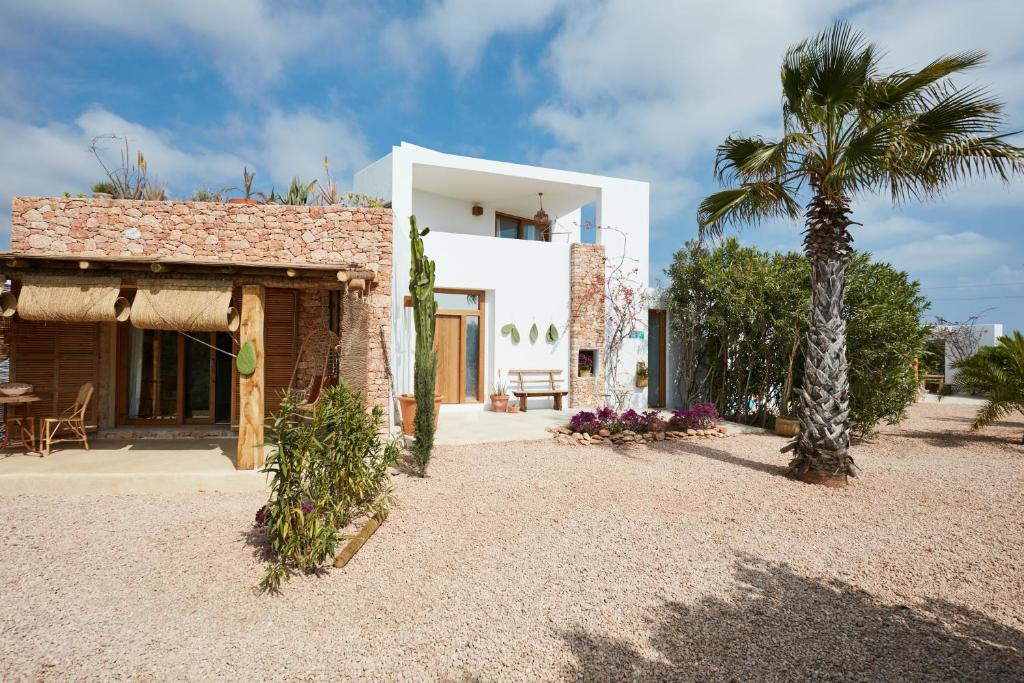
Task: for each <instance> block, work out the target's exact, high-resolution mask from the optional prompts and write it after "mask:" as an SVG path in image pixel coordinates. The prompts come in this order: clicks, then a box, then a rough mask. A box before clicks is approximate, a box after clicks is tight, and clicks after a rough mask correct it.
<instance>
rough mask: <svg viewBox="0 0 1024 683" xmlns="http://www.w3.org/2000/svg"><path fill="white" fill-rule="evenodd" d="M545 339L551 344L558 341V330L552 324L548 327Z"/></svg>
mask: <svg viewBox="0 0 1024 683" xmlns="http://www.w3.org/2000/svg"><path fill="white" fill-rule="evenodd" d="M547 339H548V341H549V342H551V343H555V342H556V341H558V328H556V327H555V324H554V323H551V324H550V325H548V333H547Z"/></svg>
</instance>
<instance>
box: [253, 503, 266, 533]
mask: <svg viewBox="0 0 1024 683" xmlns="http://www.w3.org/2000/svg"><path fill="white" fill-rule="evenodd" d="M269 521H270V508H268V507H267V506H266V505H264V506H263V507H261V508H260V509H259V510H257V511H256V522H255V525H254V526H255V527H256V528H257V529H262V528H263V527H265V526H266V525H267V522H269Z"/></svg>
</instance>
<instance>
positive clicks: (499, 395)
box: [491, 370, 508, 413]
mask: <svg viewBox="0 0 1024 683" xmlns="http://www.w3.org/2000/svg"><path fill="white" fill-rule="evenodd" d="M491 409H492V410H493V411H494V412H496V413H504V412H505V411H506V410H507V409H508V384H506V382H505V380H504V379H502V377H501V370H498V379H497V380H496V381H495V382H494V393H493V394H491Z"/></svg>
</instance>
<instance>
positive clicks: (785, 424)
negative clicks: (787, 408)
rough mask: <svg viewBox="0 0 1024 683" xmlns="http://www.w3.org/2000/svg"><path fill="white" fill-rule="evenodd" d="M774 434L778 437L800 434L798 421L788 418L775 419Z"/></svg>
mask: <svg viewBox="0 0 1024 683" xmlns="http://www.w3.org/2000/svg"><path fill="white" fill-rule="evenodd" d="M775 433H776V434H778V435H779V436H796V435H797V434H799V433H800V420H795V419H793V418H789V417H777V418H775Z"/></svg>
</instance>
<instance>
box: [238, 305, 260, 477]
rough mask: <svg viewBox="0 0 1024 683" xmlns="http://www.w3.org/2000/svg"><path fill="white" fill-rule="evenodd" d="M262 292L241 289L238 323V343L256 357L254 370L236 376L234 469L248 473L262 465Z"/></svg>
mask: <svg viewBox="0 0 1024 683" xmlns="http://www.w3.org/2000/svg"><path fill="white" fill-rule="evenodd" d="M265 301H266V291H265V290H264V288H263V287H262V286H260V285H245V286H244V287H242V321H241V325H240V326H239V330H238V336H239V343H240V344H244V343H245V342H252V346H253V351H254V352H255V354H256V370H255V371H254V372H253V373H252V374H251V375H249V376H243V375H239V376H238V406H239V411H238V412H239V418H238V450H237V452H236V454H235V467H236V468H237V469H240V470H251V469H255V468H256V467H261V466H262V465H263V420H264V414H263V410H264V395H265V386H264V377H263V365H264V363H263V361H264V357H263V310H264V304H265Z"/></svg>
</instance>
